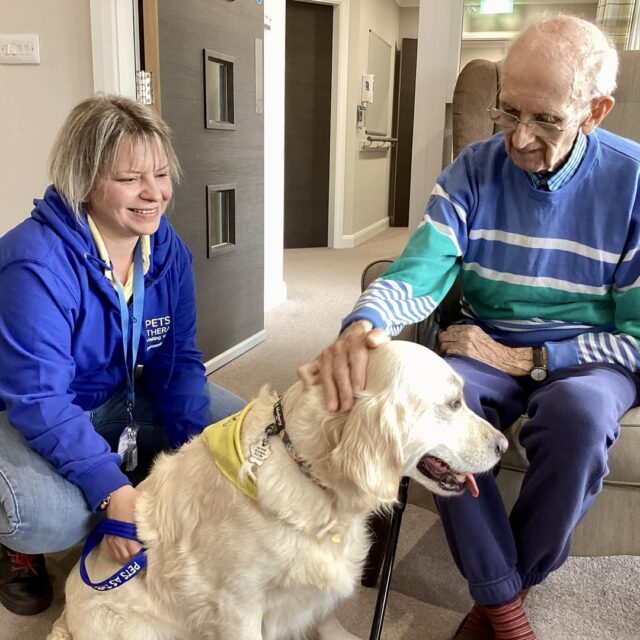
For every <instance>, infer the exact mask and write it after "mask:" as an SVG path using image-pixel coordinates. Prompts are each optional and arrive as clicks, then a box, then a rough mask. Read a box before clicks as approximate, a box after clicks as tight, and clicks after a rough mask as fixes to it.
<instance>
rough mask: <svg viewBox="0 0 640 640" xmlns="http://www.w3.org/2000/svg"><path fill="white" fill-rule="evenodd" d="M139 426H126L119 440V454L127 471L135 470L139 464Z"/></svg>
mask: <svg viewBox="0 0 640 640" xmlns="http://www.w3.org/2000/svg"><path fill="white" fill-rule="evenodd" d="M137 436H138V427H137V425H134V424H130V425H129V426H127V427H125V428H124V429H123V430H122V433H121V434H120V438H119V440H118V455H119V456H120V457H121V458H122V463H123V464H124V469H125V471H133V470H134V469H135V468H136V467H137V466H138V442H137Z"/></svg>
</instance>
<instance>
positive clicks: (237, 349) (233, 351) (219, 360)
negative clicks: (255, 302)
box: [204, 329, 267, 375]
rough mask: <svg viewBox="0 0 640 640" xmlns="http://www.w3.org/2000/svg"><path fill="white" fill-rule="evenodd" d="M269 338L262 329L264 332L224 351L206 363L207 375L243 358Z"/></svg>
mask: <svg viewBox="0 0 640 640" xmlns="http://www.w3.org/2000/svg"><path fill="white" fill-rule="evenodd" d="M266 337H267V332H266V331H265V330H264V329H262V331H258V333H254V334H253V335H252V336H250V337H248V338H247V339H246V340H243V341H242V342H239V343H238V344H237V345H235V346H234V347H231V348H230V349H227V350H226V351H223V352H222V353H221V354H220V355H217V356H215V358H211V360H209V361H208V362H205V363H204V368H205V374H206V375H209V374H210V373H213V372H214V371H215V370H216V369H219V368H220V367H223V366H224V365H225V364H227V363H228V362H231V361H232V360H235V358H237V357H238V356H241V355H242V354H243V353H245V352H247V351H249V349H253V347H256V346H257V345H259V344H260V343H261V342H264V340H265V338H266Z"/></svg>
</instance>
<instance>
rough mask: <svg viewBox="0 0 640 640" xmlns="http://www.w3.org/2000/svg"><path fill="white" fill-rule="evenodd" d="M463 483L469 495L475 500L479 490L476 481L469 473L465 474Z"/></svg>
mask: <svg viewBox="0 0 640 640" xmlns="http://www.w3.org/2000/svg"><path fill="white" fill-rule="evenodd" d="M464 483H465V484H466V485H467V489H469V491H471V495H472V496H473V497H474V498H477V497H478V496H479V495H480V489H478V485H477V483H476V479H475V478H474V477H473V475H472V474H471V473H467V474H465V481H464Z"/></svg>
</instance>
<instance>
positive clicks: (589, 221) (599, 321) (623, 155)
mask: <svg viewBox="0 0 640 640" xmlns="http://www.w3.org/2000/svg"><path fill="white" fill-rule="evenodd" d="M458 275H460V278H461V285H462V300H461V303H462V313H463V315H464V316H465V317H466V319H467V321H469V322H473V323H475V324H477V325H479V326H480V327H481V328H482V329H483V330H484V331H486V332H487V333H488V334H489V335H490V336H491V337H492V338H494V339H495V340H497V341H499V342H501V343H503V344H507V345H510V346H523V345H532V346H535V345H544V346H546V348H547V350H548V354H549V369H550V371H556V370H558V369H560V368H562V367H567V366H571V365H575V364H579V363H587V362H613V363H619V364H622V365H623V366H625V367H627V368H629V369H630V370H632V371H637V370H638V369H640V145H639V144H636V143H635V142H632V141H630V140H627V139H625V138H621V137H619V136H616V135H614V134H612V133H609V132H607V131H603V130H596V131H595V132H594V133H592V134H591V135H590V137H589V144H588V146H587V150H586V153H585V156H584V158H583V160H582V163H581V164H580V167H579V168H578V170H577V171H576V173H575V175H574V176H573V178H572V179H571V180H570V181H569V182H568V183H567V184H565V185H564V186H563V187H561V188H560V189H558V190H556V191H553V192H547V191H541V190H538V189H536V188H535V187H534V186H533V185H532V184H531V181H530V180H529V178H528V177H527V174H526V173H525V172H524V171H522V170H521V169H519V168H517V167H516V166H515V165H514V164H513V163H512V162H511V160H510V159H509V157H508V155H507V154H506V152H505V149H504V142H503V137H502V134H497V135H495V136H493V137H492V138H490V139H489V140H485V141H483V142H479V143H476V144H473V145H471V146H469V147H467V148H466V149H465V150H464V151H463V152H462V153H461V154H460V156H459V157H458V158H457V159H456V160H455V162H453V163H452V164H451V165H450V166H449V167H448V168H447V169H446V170H445V171H444V172H443V173H442V174H441V175H440V177H439V178H438V181H437V184H436V186H435V188H434V190H433V192H432V194H431V197H430V199H429V203H428V206H427V212H426V214H425V219H424V223H423V224H422V225H421V226H420V227H419V228H418V229H417V230H416V232H415V233H414V234H413V236H412V237H411V239H410V241H409V243H408V244H407V246H406V248H405V250H404V252H403V253H402V255H401V256H400V258H399V259H398V260H396V261H395V262H394V263H393V264H392V265H391V266H390V267H389V268H388V269H387V271H386V272H385V273H384V274H383V276H382V277H381V278H379V279H377V280H375V281H374V282H372V283H371V285H370V286H369V287H368V288H367V290H366V291H365V292H364V293H363V294H362V295H361V296H360V298H359V299H358V302H357V304H356V306H355V308H354V310H353V311H352V312H351V314H349V316H347V318H346V319H345V321H344V322H343V329H344V328H345V327H347V326H348V325H349V324H351V323H352V322H355V321H356V320H361V319H366V320H369V321H371V322H372V324H373V325H374V327H381V328H383V329H385V330H386V331H387V332H388V333H389V334H391V335H395V334H397V333H398V332H399V331H400V330H401V329H402V327H403V326H405V325H407V324H411V323H414V322H417V321H419V320H422V319H424V318H426V317H427V316H428V315H429V314H430V313H431V312H432V311H433V310H434V309H435V307H436V306H437V305H438V304H439V303H440V302H441V300H442V299H443V298H444V296H445V295H446V293H447V291H448V290H449V289H450V288H451V286H452V284H453V283H454V281H455V279H456V277H457V276H458Z"/></svg>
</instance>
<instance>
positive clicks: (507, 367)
mask: <svg viewBox="0 0 640 640" xmlns="http://www.w3.org/2000/svg"><path fill="white" fill-rule="evenodd" d="M437 351H438V353H439V354H440V355H441V356H445V355H450V356H466V357H467V358H473V359H474V360H479V361H480V362H484V363H485V364H488V365H491V366H492V367H495V368H496V369H499V370H500V371H504V372H505V373H508V374H509V375H511V376H526V375H529V373H530V372H531V369H532V368H533V350H532V349H531V347H506V346H505V345H503V344H500V343H499V342H496V341H495V340H494V339H493V338H491V336H489V335H487V334H486V333H485V332H484V331H483V330H482V329H480V327H477V326H476V325H473V324H453V325H451V326H450V327H448V328H447V329H446V330H445V331H443V332H441V333H440V335H439V336H438V349H437Z"/></svg>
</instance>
